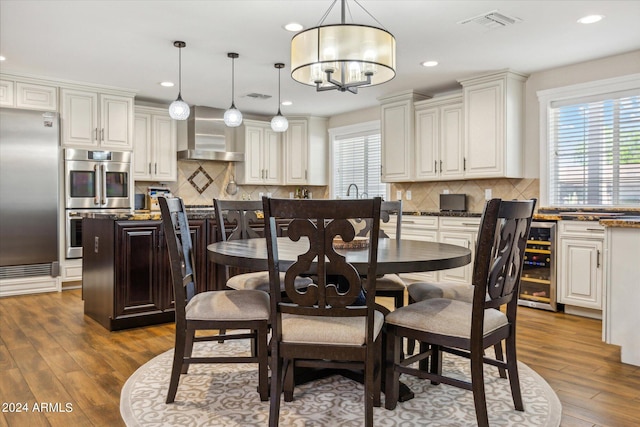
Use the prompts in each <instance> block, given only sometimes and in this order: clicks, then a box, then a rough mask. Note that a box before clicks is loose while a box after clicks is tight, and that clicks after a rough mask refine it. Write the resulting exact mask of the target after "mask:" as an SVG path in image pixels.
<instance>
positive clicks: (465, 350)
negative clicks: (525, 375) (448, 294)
mask: <svg viewBox="0 0 640 427" xmlns="http://www.w3.org/2000/svg"><path fill="white" fill-rule="evenodd" d="M535 204H536V200H535V199H533V200H526V201H502V200H500V199H492V200H490V201H489V202H487V204H486V206H485V209H484V212H483V214H482V218H481V221H480V232H479V237H478V244H477V250H476V258H475V261H474V265H473V279H472V283H473V287H474V288H473V300H472V302H467V301H463V300H455V299H447V298H431V299H426V300H424V301H421V302H416V303H414V304H409V305H407V306H405V307H401V308H399V309H397V310H395V311H393V312H391V313H390V314H389V315H388V316H387V317H386V321H385V324H386V330H387V349H386V352H387V354H386V361H387V366H386V384H385V407H386V408H387V409H394V408H395V407H396V404H397V401H398V388H399V376H400V374H408V375H414V376H416V377H419V378H423V379H429V380H431V382H432V384H434V385H438V384H439V383H444V384H448V385H453V386H456V387H461V388H464V389H467V390H472V391H473V400H474V406H475V411H476V419H477V423H478V425H479V426H481V427H483V426H488V425H489V421H488V415H487V406H486V397H485V390H484V372H483V365H484V364H485V363H487V364H490V365H493V366H498V367H502V368H505V369H506V371H507V372H508V374H509V383H510V388H511V395H512V398H513V403H514V407H515V409H516V410H518V411H523V410H524V405H523V403H522V394H521V392H520V381H519V377H518V365H517V357H516V313H517V307H518V287H519V282H520V274H521V272H522V265H523V261H524V251H525V248H526V243H527V238H528V235H529V229H530V227H531V218H532V216H533V210H534V207H535ZM502 306H506V310H505V311H504V312H503V311H501V310H500V308H501V307H502ZM403 337H406V338H409V339H414V340H417V341H418V342H420V343H421V346H420V353H419V354H416V355H409V356H406V357H405V356H403V352H402V345H401V344H402V338H403ZM502 341H504V342H505V345H506V362H504V361H502V360H499V359H496V358H491V357H488V356H485V353H484V350H485V349H487V348H489V347H492V346H494V345H496V344H497V343H501V342H502ZM443 352H446V353H450V354H453V355H455V356H462V357H466V358H468V359H469V360H470V365H471V378H470V381H467V380H462V379H459V378H452V377H449V376H446V375H445V374H443V372H442V353H443ZM426 358H430V361H429V362H430V363H429V368H428V369H427V370H425V369H421V368H420V366H418V367H415V366H413V367H412V366H410V365H412V364H413V363H415V362H420V361H421V360H425V359H426Z"/></svg>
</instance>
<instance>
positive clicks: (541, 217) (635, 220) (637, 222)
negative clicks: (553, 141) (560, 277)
mask: <svg viewBox="0 0 640 427" xmlns="http://www.w3.org/2000/svg"><path fill="white" fill-rule="evenodd" d="M402 214H403V215H404V216H446V217H460V218H479V217H481V216H482V213H480V212H451V211H445V212H440V211H406V212H403V213H402ZM82 216H83V217H84V218H94V219H109V220H115V221H160V220H161V219H162V217H161V215H160V212H159V211H148V210H135V211H129V212H116V213H83V214H82ZM187 217H188V219H191V220H197V219H214V218H215V212H214V209H213V207H193V208H187ZM533 219H534V220H535V221H561V220H570V221H599V222H600V224H601V225H603V226H605V227H623V228H640V208H625V209H598V210H597V212H596V211H589V210H587V209H584V210H576V209H561V208H545V207H542V208H540V209H539V210H538V212H537V213H535V214H534V215H533Z"/></svg>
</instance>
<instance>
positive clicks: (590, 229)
mask: <svg viewBox="0 0 640 427" xmlns="http://www.w3.org/2000/svg"><path fill="white" fill-rule="evenodd" d="M586 230H587V231H604V230H603V229H601V228H587V229H586Z"/></svg>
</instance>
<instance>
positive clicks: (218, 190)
mask: <svg viewBox="0 0 640 427" xmlns="http://www.w3.org/2000/svg"><path fill="white" fill-rule="evenodd" d="M234 174H235V166H234V164H233V163H228V162H211V161H178V180H177V181H176V182H169V183H166V186H167V187H168V188H169V189H170V190H171V192H172V193H173V194H174V195H177V196H180V197H182V199H183V200H184V201H185V204H188V205H207V206H210V205H212V204H213V199H214V198H221V199H227V200H242V199H251V200H259V199H260V193H264V194H267V193H271V195H272V196H273V197H279V198H288V197H289V193H295V191H296V186H281V185H278V186H267V185H264V186H263V185H240V184H238V192H237V193H236V194H235V195H230V194H227V193H226V192H225V189H226V187H227V184H228V183H229V182H230V181H231V177H232V176H233V175H234ZM150 185H158V183H155V182H144V181H136V189H135V191H136V193H143V194H144V193H146V191H147V187H148V186H150ZM306 188H307V189H308V190H309V192H310V193H312V195H313V196H312V197H313V198H316V199H325V198H328V197H329V194H330V193H329V187H328V186H307V187H306ZM486 189H491V193H492V194H491V195H492V197H499V198H502V199H507V200H511V199H530V198H532V197H536V198H539V194H540V180H539V179H530V178H522V179H516V178H501V179H476V180H466V181H464V180H462V181H437V182H403V183H393V184H391V192H390V199H391V200H395V198H396V192H397V191H402V199H403V207H404V210H405V211H438V210H439V203H440V194H441V193H443V192H444V190H448V191H449V193H451V194H457V193H464V194H466V195H467V210H468V211H469V212H482V209H483V208H484V203H485V190H486ZM407 190H409V191H411V200H407V199H406V192H407Z"/></svg>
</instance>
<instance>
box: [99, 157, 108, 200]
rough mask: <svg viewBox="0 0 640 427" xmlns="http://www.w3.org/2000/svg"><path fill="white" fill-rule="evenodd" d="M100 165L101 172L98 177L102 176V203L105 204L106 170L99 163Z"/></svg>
mask: <svg viewBox="0 0 640 427" xmlns="http://www.w3.org/2000/svg"><path fill="white" fill-rule="evenodd" d="M100 167H101V168H102V173H101V174H100V177H101V178H102V204H103V205H106V204H107V172H106V170H105V166H104V165H100Z"/></svg>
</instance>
